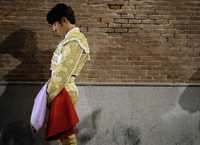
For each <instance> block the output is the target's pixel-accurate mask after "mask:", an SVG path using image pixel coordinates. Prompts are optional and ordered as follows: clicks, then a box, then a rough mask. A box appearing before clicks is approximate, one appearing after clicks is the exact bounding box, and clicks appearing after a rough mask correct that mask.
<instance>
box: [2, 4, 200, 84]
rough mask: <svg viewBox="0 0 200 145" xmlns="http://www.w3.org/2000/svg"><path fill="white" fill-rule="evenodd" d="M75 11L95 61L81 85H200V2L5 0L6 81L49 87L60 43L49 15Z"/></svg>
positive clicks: (4, 66)
mask: <svg viewBox="0 0 200 145" xmlns="http://www.w3.org/2000/svg"><path fill="white" fill-rule="evenodd" d="M58 2H64V3H66V4H69V5H71V6H72V7H73V8H74V10H75V12H76V17H77V26H79V27H80V28H81V30H82V31H83V32H84V33H85V34H86V36H87V38H88V41H89V44H90V47H91V61H90V62H89V63H88V64H87V66H86V67H85V68H84V70H83V72H82V74H81V76H80V77H79V78H78V82H79V83H91V84H93V83H119V84H121V83H133V84H134V83H199V82H200V69H199V67H200V41H199V40H200V1H199V0H190V1H188V0H181V1H178V0H174V1H172V0H156V1H155V0H101V1H99V0H73V1H69V0H62V1H61V0H59V1H58V0H53V1H47V0H43V1H42V0H34V1H33V0H29V1H24V0H9V1H8V0H1V1H0V79H1V80H7V81H45V80H47V79H48V77H49V76H50V71H49V66H50V59H51V55H52V48H54V47H55V46H56V44H57V43H58V42H59V40H60V38H57V37H56V38H55V37H54V36H53V34H52V32H51V29H50V28H49V27H48V24H47V23H46V13H47V12H48V10H49V9H50V8H51V7H53V6H54V5H55V4H57V3H58Z"/></svg>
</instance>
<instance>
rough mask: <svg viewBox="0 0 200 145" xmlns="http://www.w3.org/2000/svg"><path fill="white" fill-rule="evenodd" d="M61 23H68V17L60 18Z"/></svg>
mask: <svg viewBox="0 0 200 145" xmlns="http://www.w3.org/2000/svg"><path fill="white" fill-rule="evenodd" d="M61 23H69V21H68V19H67V18H66V17H62V18H61Z"/></svg>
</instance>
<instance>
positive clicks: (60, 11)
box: [47, 3, 76, 24]
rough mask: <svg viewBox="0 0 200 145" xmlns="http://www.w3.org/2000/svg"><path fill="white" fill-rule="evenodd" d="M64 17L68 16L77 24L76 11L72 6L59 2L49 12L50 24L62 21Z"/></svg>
mask: <svg viewBox="0 0 200 145" xmlns="http://www.w3.org/2000/svg"><path fill="white" fill-rule="evenodd" d="M62 17H66V18H67V20H68V21H69V22H70V23H71V24H75V22H76V21H75V15H74V11H73V9H72V8H71V7H70V6H67V5H65V4H63V3H59V4H57V5H56V6H55V7H53V8H52V9H51V10H50V11H49V12H48V14H47V21H48V23H49V24H53V23H54V22H56V21H59V22H60V21H61V19H62Z"/></svg>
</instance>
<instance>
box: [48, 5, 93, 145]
mask: <svg viewBox="0 0 200 145" xmlns="http://www.w3.org/2000/svg"><path fill="white" fill-rule="evenodd" d="M47 21H48V23H49V24H50V25H51V27H52V29H53V32H55V34H57V35H59V36H61V37H62V38H63V40H62V41H61V42H60V43H59V44H58V45H57V47H56V49H55V50H54V53H53V57H52V60H51V68H50V69H51V77H50V79H49V80H48V87H47V94H48V106H49V110H50V111H49V117H48V122H47V130H46V139H47V140H49V141H50V140H60V143H61V144H62V145H77V140H76V135H75V134H76V129H75V127H76V125H77V123H78V122H79V118H78V115H77V113H76V109H75V105H76V102H77V96H78V90H77V87H76V84H75V78H76V77H77V76H78V75H79V73H80V71H81V69H82V68H83V66H84V64H85V63H86V62H87V60H89V46H88V42H87V39H86V37H85V36H84V34H83V33H81V32H80V30H79V28H78V27H76V26H75V15H74V11H73V10H72V8H71V7H70V6H67V5H65V4H63V3H60V4H57V5H56V6H55V7H53V8H52V9H51V10H50V11H49V12H48V14H47Z"/></svg>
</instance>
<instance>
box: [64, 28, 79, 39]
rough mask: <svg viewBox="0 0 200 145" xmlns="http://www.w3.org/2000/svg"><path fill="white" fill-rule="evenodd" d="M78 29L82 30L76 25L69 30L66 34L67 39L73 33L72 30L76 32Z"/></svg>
mask: <svg viewBox="0 0 200 145" xmlns="http://www.w3.org/2000/svg"><path fill="white" fill-rule="evenodd" d="M76 31H80V30H79V28H78V27H74V28H72V29H71V30H69V31H68V32H67V33H66V34H65V39H66V38H67V37H68V36H69V35H70V34H71V33H72V32H76Z"/></svg>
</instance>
